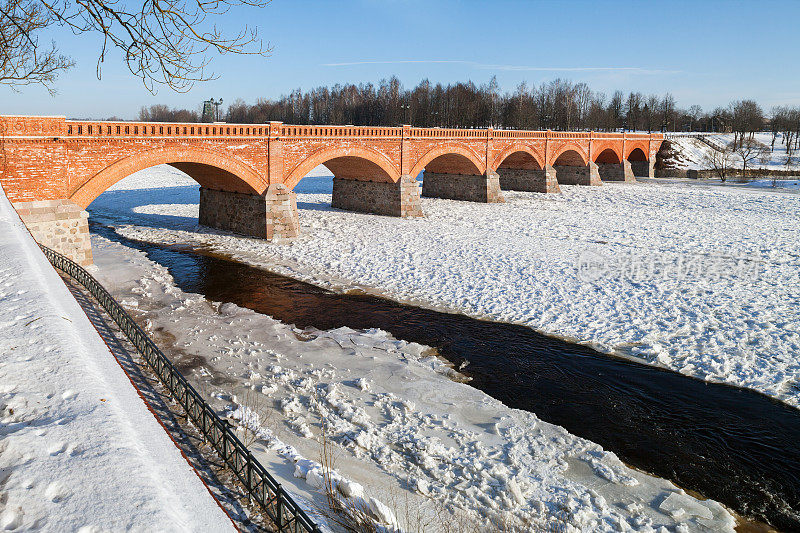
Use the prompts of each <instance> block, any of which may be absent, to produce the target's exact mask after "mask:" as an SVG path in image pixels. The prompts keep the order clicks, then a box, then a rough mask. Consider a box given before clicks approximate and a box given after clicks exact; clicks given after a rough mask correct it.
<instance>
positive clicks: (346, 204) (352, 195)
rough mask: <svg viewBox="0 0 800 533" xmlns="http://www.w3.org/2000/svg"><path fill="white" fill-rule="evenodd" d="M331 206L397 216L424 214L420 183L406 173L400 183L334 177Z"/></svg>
mask: <svg viewBox="0 0 800 533" xmlns="http://www.w3.org/2000/svg"><path fill="white" fill-rule="evenodd" d="M331 205H332V206H333V207H335V208H337V209H345V210H347V211H357V212H359V213H373V214H376V215H388V216H393V217H409V218H410V217H421V216H422V204H421V203H420V197H419V182H417V180H415V179H414V178H413V177H411V176H408V175H404V176H401V177H400V180H399V181H398V182H397V183H389V182H378V181H363V180H354V179H342V178H333V197H332V199H331Z"/></svg>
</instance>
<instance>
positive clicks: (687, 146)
mask: <svg viewBox="0 0 800 533" xmlns="http://www.w3.org/2000/svg"><path fill="white" fill-rule="evenodd" d="M698 136H703V134H701V133H698V134H696V135H693V136H691V137H677V138H676V137H673V138H670V137H667V140H668V141H669V142H670V144H671V145H672V147H673V149H674V150H675V157H674V159H673V162H672V166H673V167H674V168H685V169H692V170H706V169H709V168H711V163H710V162H709V161H710V154H711V152H712V151H713V148H712V147H711V146H709V145H708V144H707V143H704V142H703V141H701V140H699V139H697V138H695V137H698ZM705 137H706V138H707V139H708V140H709V142H710V143H712V144H714V145H716V146H726V145H728V144H730V143H731V142H733V134H732V133H723V134H705ZM753 137H754V138H755V140H756V141H758V142H760V143H763V144H765V145H766V146H767V147H769V148H771V150H770V153H769V157H768V158H766V159H765V160H764V161H759V160H755V161H751V162H749V163H748V165H747V166H748V168H752V169H769V170H792V171H794V170H796V171H798V172H800V158H799V157H797V150H794V154H795V158H794V160H793V161H792V162H791V164H790V165H788V166H787V165H786V155H787V152H786V145H785V144H784V138H783V135H782V134H778V136H777V138H776V139H775V146H774V148H773V146H772V134H771V133H756V134H755V135H754V136H753ZM731 165H732V168H742V162H741V159H739V158H738V157H736V156H735V155H734V156H733V157H732V158H731Z"/></svg>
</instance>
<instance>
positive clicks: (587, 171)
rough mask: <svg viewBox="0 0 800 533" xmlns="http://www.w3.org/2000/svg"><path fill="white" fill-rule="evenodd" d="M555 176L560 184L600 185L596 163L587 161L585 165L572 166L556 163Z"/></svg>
mask: <svg viewBox="0 0 800 533" xmlns="http://www.w3.org/2000/svg"><path fill="white" fill-rule="evenodd" d="M553 168H555V169H556V178H557V179H558V183H560V184H562V185H602V184H603V182H602V181H600V174H599V172H598V171H597V164H595V163H593V162H591V161H589V165H588V166H585V167H573V166H567V165H556V166H554V167H553Z"/></svg>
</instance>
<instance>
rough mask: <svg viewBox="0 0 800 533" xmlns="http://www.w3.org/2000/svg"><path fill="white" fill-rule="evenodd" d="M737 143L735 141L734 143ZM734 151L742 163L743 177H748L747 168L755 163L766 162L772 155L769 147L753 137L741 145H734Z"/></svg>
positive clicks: (744, 140) (740, 143)
mask: <svg viewBox="0 0 800 533" xmlns="http://www.w3.org/2000/svg"><path fill="white" fill-rule="evenodd" d="M734 143H735V141H734ZM733 151H734V152H735V153H736V155H738V156H739V158H740V159H741V161H742V177H743V178H744V177H746V176H747V167H748V165H750V164H751V163H753V162H755V161H762V162H764V161H766V160H767V158H768V157H769V155H770V154H771V153H772V152H771V151H770V149H769V146H767V145H766V144H764V143H762V142H759V141H757V140H755V139H754V138H752V137H747V138H746V139H741V140H740V141H739V144H734V146H733Z"/></svg>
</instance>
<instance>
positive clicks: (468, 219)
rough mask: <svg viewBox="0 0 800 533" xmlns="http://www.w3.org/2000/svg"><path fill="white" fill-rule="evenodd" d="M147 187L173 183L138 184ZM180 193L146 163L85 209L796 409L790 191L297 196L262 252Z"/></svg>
mask: <svg viewBox="0 0 800 533" xmlns="http://www.w3.org/2000/svg"><path fill="white" fill-rule="evenodd" d="M153 183H158V184H160V185H161V186H169V185H171V186H172V187H169V188H165V189H160V190H158V191H152V190H147V189H142V187H149V186H152V184H153ZM192 183H193V182H191V180H189V179H188V178H186V177H185V176H181V175H179V174H178V173H177V172H176V171H172V170H168V169H164V168H156V169H151V170H149V171H146V172H144V173H140V174H139V175H135V176H132V177H131V178H128V179H126V180H125V181H123V182H120V183H119V184H118V185H117V187H116V189H117V190H113V191H109V192H107V193H105V194H104V195H103V196H101V197H100V198H98V200H97V201H96V202H95V203H94V204H93V205H92V206H91V210H92V211H93V212H96V213H101V214H102V213H106V214H114V213H116V214H118V215H120V216H122V217H123V218H124V219H127V220H130V221H135V225H134V224H130V223H129V224H124V223H123V224H118V226H119V230H120V232H121V233H122V234H124V235H126V236H129V237H133V238H138V239H143V240H149V241H154V242H195V243H202V244H206V245H210V246H212V247H214V248H215V249H217V250H219V251H222V252H225V253H227V254H230V255H232V256H234V257H237V258H238V259H240V260H243V261H246V262H249V263H253V264H257V265H262V266H266V267H269V268H272V269H275V270H278V271H280V272H283V273H286V274H289V275H291V276H293V277H297V278H301V279H305V280H311V281H313V282H315V283H318V284H322V285H329V286H335V287H342V288H345V287H353V286H358V287H362V288H365V289H367V290H371V291H374V292H378V293H381V294H385V295H388V296H391V297H393V298H396V299H399V300H410V301H414V302H417V303H421V304H423V305H427V306H431V307H435V308H439V309H445V310H452V311H458V312H462V313H466V314H469V315H472V316H477V317H488V318H492V319H495V320H502V321H508V322H515V323H521V324H525V325H528V326H530V327H533V328H535V329H537V330H540V331H543V332H546V333H550V334H554V335H560V336H564V337H568V338H572V339H575V340H578V341H580V342H586V343H590V344H592V345H594V346H596V347H597V348H599V349H601V350H605V351H609V352H616V353H619V354H622V355H627V356H630V357H634V358H637V359H640V360H643V361H645V362H648V363H652V364H656V365H660V366H664V367H667V368H671V369H673V370H676V371H679V372H682V373H685V374H688V375H693V376H696V377H700V378H703V379H707V380H712V381H720V382H726V383H730V384H735V385H741V386H745V387H750V388H753V389H756V390H759V391H761V392H764V393H766V394H769V395H771V396H773V397H775V398H779V399H781V400H783V401H786V402H787V403H789V404H791V405H795V406H797V405H800V358H798V357H797V354H798V353H800V326H798V324H800V249H799V248H798V242H800V195H796V194H786V193H781V192H775V191H771V190H768V191H765V190H753V189H746V188H721V187H713V188H712V187H692V186H690V185H685V184H679V183H678V184H672V185H661V184H655V183H639V184H633V185H631V184H616V183H611V184H606V185H604V186H603V187H598V188H589V187H577V186H565V187H563V188H562V189H563V191H564V192H563V194H558V195H543V194H536V193H514V192H508V193H506V199H507V203H506V204H504V205H494V204H490V205H486V204H474V203H467V202H455V201H447V200H428V199H423V209H424V210H425V213H426V217H425V218H424V219H418V220H400V219H394V218H390V217H377V216H373V215H361V214H355V213H348V212H342V211H334V210H332V209H330V207H329V202H330V195H326V194H318V193H307V194H299V195H298V204H299V206H300V209H301V212H300V220H301V224H302V226H303V237H302V238H301V239H299V240H298V241H297V242H295V243H293V244H291V245H274V244H270V243H267V242H264V241H259V240H255V239H247V238H243V237H239V236H233V235H228V234H223V233H220V232H215V231H213V230H209V229H208V228H202V227H199V226H198V225H197V219H196V217H197V192H196V189H195V188H194V187H192V186H187V185H189V184H192ZM321 183H324V182H321ZM312 184H313V183H312ZM301 185H303V184H301ZM311 190H313V189H311Z"/></svg>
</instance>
